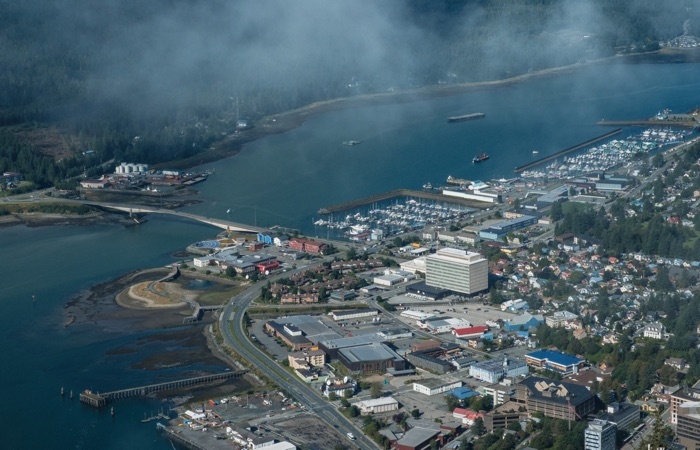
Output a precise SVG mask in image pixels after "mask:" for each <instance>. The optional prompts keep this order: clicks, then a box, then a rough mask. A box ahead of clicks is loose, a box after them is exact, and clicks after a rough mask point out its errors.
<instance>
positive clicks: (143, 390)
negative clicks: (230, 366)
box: [80, 370, 248, 408]
mask: <svg viewBox="0 0 700 450" xmlns="http://www.w3.org/2000/svg"><path fill="white" fill-rule="evenodd" d="M247 372H248V371H247V370H238V371H235V372H234V371H231V372H223V373H217V374H213V375H204V376H201V377H194V378H185V379H182V380H175V381H168V382H165V383H158V384H149V385H147V386H138V387H134V388H128V389H121V390H118V391H110V392H104V393H102V394H100V393H99V392H92V391H90V390H88V389H86V390H84V391H83V392H81V393H80V401H81V402H83V403H86V404H88V405H90V406H94V407H95V408H101V407H102V406H105V405H107V403H108V402H109V401H110V400H117V399H120V398H129V397H142V396H145V395H148V394H150V393H152V392H158V391H167V390H169V389H177V388H182V387H187V386H195V385H198V384H206V383H211V382H212V381H218V380H227V379H229V378H240V377H241V376H243V374H245V373H247Z"/></svg>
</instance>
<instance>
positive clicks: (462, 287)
mask: <svg viewBox="0 0 700 450" xmlns="http://www.w3.org/2000/svg"><path fill="white" fill-rule="evenodd" d="M425 263H426V277H425V282H426V284H427V285H428V286H434V287H438V288H442V289H449V290H451V291H454V292H458V293H461V294H467V295H472V294H476V293H478V292H482V291H485V290H487V289H488V263H487V261H486V259H485V258H484V257H483V256H481V255H480V254H479V253H474V252H468V251H466V250H458V249H455V248H442V249H439V250H438V251H437V252H436V253H434V254H432V255H429V256H427V257H426V259H425Z"/></svg>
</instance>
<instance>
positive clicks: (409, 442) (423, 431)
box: [396, 427, 440, 447]
mask: <svg viewBox="0 0 700 450" xmlns="http://www.w3.org/2000/svg"><path fill="white" fill-rule="evenodd" d="M438 434H440V432H439V431H438V430H431V429H428V428H422V427H413V428H411V429H410V430H408V431H407V432H406V434H404V435H403V437H402V438H401V439H399V440H398V441H396V443H397V444H400V445H405V446H407V447H417V446H419V445H421V444H423V443H424V442H427V441H429V440H430V439H432V438H433V437H435V436H437V435H438Z"/></svg>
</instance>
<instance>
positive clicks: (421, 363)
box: [406, 341, 460, 374]
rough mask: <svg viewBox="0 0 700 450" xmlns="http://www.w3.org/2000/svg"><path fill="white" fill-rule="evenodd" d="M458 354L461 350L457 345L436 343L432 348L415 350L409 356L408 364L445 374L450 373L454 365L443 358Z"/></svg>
mask: <svg viewBox="0 0 700 450" xmlns="http://www.w3.org/2000/svg"><path fill="white" fill-rule="evenodd" d="M429 342H430V341H429ZM425 345H426V346H427V345H428V343H425ZM458 352H460V348H459V346H457V345H455V344H450V343H446V342H444V343H442V344H439V343H437V342H435V343H434V345H432V346H430V347H426V348H423V349H420V350H414V351H413V352H411V353H409V354H407V355H406V359H407V360H408V362H410V363H411V364H413V365H414V366H416V367H418V368H420V369H425V370H429V371H431V372H433V373H437V374H443V373H447V372H450V371H451V370H453V368H454V366H453V365H452V364H450V363H449V362H448V361H446V359H443V358H445V357H446V356H448V355H453V354H456V353H458Z"/></svg>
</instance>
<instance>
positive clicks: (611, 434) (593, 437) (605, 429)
mask: <svg viewBox="0 0 700 450" xmlns="http://www.w3.org/2000/svg"><path fill="white" fill-rule="evenodd" d="M616 435H617V427H616V426H615V424H614V423H610V422H608V421H607V420H600V419H594V420H593V421H591V422H589V423H588V428H586V433H585V435H584V441H585V449H586V450H615V448H616V446H615V439H616Z"/></svg>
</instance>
